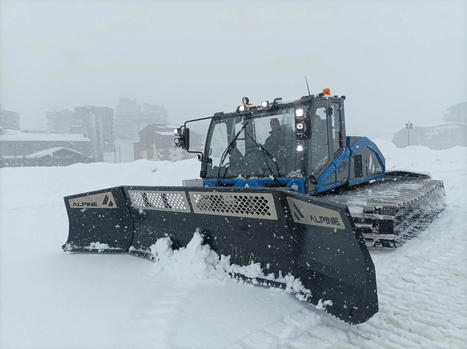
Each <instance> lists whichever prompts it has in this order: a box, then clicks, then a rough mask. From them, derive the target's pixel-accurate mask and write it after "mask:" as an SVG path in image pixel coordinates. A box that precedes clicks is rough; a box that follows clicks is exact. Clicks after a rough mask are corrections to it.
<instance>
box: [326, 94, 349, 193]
mask: <svg viewBox="0 0 467 349" xmlns="http://www.w3.org/2000/svg"><path fill="white" fill-rule="evenodd" d="M327 112H328V113H327V118H328V130H329V154H331V158H332V159H333V164H334V170H335V173H334V177H335V179H334V180H335V183H336V186H339V185H342V184H345V183H346V182H347V179H348V173H349V156H350V152H349V150H348V148H347V147H346V143H345V141H346V139H345V124H344V115H343V114H344V113H343V107H342V104H341V103H339V101H337V100H329V101H328V109H327Z"/></svg>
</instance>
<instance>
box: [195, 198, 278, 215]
mask: <svg viewBox="0 0 467 349" xmlns="http://www.w3.org/2000/svg"><path fill="white" fill-rule="evenodd" d="M189 195H190V200H191V203H192V205H193V211H194V212H195V213H198V214H212V215H218V216H234V217H245V218H260V219H277V213H276V207H275V206H274V199H273V196H272V195H271V194H267V193H220V192H216V193H212V192H190V193H189Z"/></svg>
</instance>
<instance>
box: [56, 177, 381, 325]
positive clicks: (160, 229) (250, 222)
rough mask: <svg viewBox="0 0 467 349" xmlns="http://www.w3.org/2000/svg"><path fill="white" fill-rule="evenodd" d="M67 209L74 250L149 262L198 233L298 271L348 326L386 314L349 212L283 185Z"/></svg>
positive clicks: (118, 198)
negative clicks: (158, 251) (161, 242)
mask: <svg viewBox="0 0 467 349" xmlns="http://www.w3.org/2000/svg"><path fill="white" fill-rule="evenodd" d="M65 204H66V208H67V212H68V217H69V236H68V241H67V242H66V244H65V245H63V249H64V250H66V251H71V252H98V253H100V252H102V253H105V252H129V253H131V254H136V255H140V256H144V257H147V258H151V257H152V253H151V249H150V247H151V246H152V245H153V244H155V242H156V241H157V239H159V238H162V237H170V238H171V240H172V242H173V247H174V248H178V247H182V246H186V245H187V244H188V242H189V241H190V240H191V238H192V236H193V233H194V232H195V230H199V231H201V232H202V233H203V235H204V237H205V242H206V243H207V244H209V245H210V246H211V248H212V249H213V250H214V251H216V252H217V253H218V254H222V255H225V256H230V261H231V263H233V264H237V265H248V264H251V263H260V264H261V267H262V269H263V271H264V274H271V273H274V275H275V276H276V277H277V276H279V275H283V276H285V275H287V274H289V273H290V274H292V275H293V276H294V277H295V278H297V279H300V281H301V282H302V284H303V286H304V288H305V289H307V290H310V291H311V295H308V297H307V301H309V302H311V303H313V304H318V303H321V304H327V305H326V308H325V310H326V311H327V312H328V313H331V314H332V315H334V316H336V317H338V318H340V319H342V320H344V321H346V322H348V323H350V324H358V323H362V322H365V321H367V320H368V319H369V318H370V317H371V316H372V315H374V314H375V313H376V312H377V311H378V298H377V293H376V278H375V269H374V265H373V261H372V260H371V257H370V255H369V253H368V250H367V248H366V246H365V243H364V241H363V239H362V237H361V235H359V234H356V233H355V232H354V227H353V223H352V222H351V218H350V215H349V212H348V209H347V207H346V206H343V205H339V204H335V203H331V202H329V201H325V200H322V199H317V198H313V197H309V196H305V195H302V194H297V193H294V192H290V191H285V190H280V189H279V190H275V189H252V188H242V189H240V188H235V189H233V188H216V189H213V188H202V187H130V186H122V187H114V188H109V189H104V190H99V191H95V192H90V193H84V194H78V195H73V196H68V197H66V198H65ZM263 281H264V280H263ZM260 282H261V281H260ZM263 284H264V282H263ZM265 284H268V285H274V284H277V282H267V280H266V282H265ZM279 286H280V285H279ZM282 286H284V285H282ZM326 301H327V302H326Z"/></svg>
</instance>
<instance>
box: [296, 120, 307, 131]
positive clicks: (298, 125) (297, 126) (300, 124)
mask: <svg viewBox="0 0 467 349" xmlns="http://www.w3.org/2000/svg"><path fill="white" fill-rule="evenodd" d="M304 126H305V125H303V122H300V123H298V124H297V125H295V127H296V128H297V130H300V131H301V130H303V127H304Z"/></svg>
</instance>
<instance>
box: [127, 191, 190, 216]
mask: <svg viewBox="0 0 467 349" xmlns="http://www.w3.org/2000/svg"><path fill="white" fill-rule="evenodd" d="M128 193H129V194H130V199H131V205H132V206H133V207H136V208H143V209H150V210H151V209H152V210H163V211H177V212H190V207H189V206H188V202H187V199H186V194H185V192H184V191H141V190H129V191H128Z"/></svg>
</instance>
